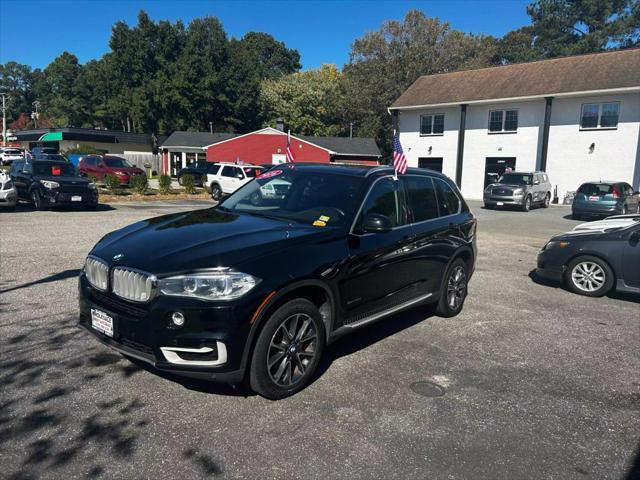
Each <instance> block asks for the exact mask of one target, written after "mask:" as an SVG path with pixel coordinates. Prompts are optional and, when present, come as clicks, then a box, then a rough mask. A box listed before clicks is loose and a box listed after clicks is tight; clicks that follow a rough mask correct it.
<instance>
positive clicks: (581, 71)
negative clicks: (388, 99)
mask: <svg viewBox="0 0 640 480" xmlns="http://www.w3.org/2000/svg"><path fill="white" fill-rule="evenodd" d="M389 111H390V112H391V114H392V115H393V116H394V125H395V127H396V128H397V129H398V130H399V134H400V142H401V144H402V147H403V150H404V152H405V154H406V156H407V160H408V162H409V166H412V167H423V168H433V169H435V170H439V171H442V172H443V173H445V174H446V175H448V176H449V177H451V178H453V179H455V180H456V183H457V184H458V185H459V186H460V187H461V190H462V192H463V194H464V195H465V196H466V197H467V198H471V199H481V198H482V192H483V189H484V187H485V186H486V185H487V183H488V182H489V181H490V179H491V178H494V177H495V176H496V175H498V174H501V173H502V172H503V171H504V169H505V168H506V167H511V168H513V169H514V170H522V171H527V170H544V171H546V172H547V173H548V174H549V177H550V179H551V182H552V183H553V185H554V186H557V189H558V197H559V201H560V202H562V199H563V197H564V195H565V194H566V192H568V191H575V190H576V189H577V188H578V186H579V185H580V184H581V183H582V182H586V181H590V180H598V179H603V180H605V179H606V180H619V181H625V182H628V183H631V184H632V185H633V186H634V188H636V189H638V188H639V184H640V49H630V50H622V51H614V52H606V53H597V54H590V55H580V56H573V57H564V58H557V59H552V60H542V61H537V62H529V63H521V64H514V65H505V66H499V67H491V68H483V69H479V70H468V71H461V72H453V73H444V74H439V75H427V76H423V77H420V78H419V79H418V80H416V81H415V82H414V84H413V85H411V86H410V87H409V88H408V89H407V91H406V92H404V93H403V94H402V95H401V96H400V98H398V100H396V101H395V102H394V104H393V105H392V106H391V107H390V108H389Z"/></svg>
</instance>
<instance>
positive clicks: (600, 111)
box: [580, 102, 620, 130]
mask: <svg viewBox="0 0 640 480" xmlns="http://www.w3.org/2000/svg"><path fill="white" fill-rule="evenodd" d="M619 112H620V103H618V102H610V103H585V104H583V105H582V115H580V128H583V129H587V130H589V129H594V128H617V127H618V114H619Z"/></svg>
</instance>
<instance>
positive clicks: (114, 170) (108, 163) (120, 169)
mask: <svg viewBox="0 0 640 480" xmlns="http://www.w3.org/2000/svg"><path fill="white" fill-rule="evenodd" d="M78 170H79V171H80V173H81V174H82V175H85V176H87V177H89V176H94V177H96V178H97V179H98V181H100V182H102V181H104V177H105V176H106V175H108V174H112V175H115V176H116V177H118V178H119V179H120V184H121V185H128V184H129V182H130V181H131V177H133V176H135V175H144V174H145V173H144V170H142V169H141V168H138V167H134V166H133V165H131V164H130V163H129V162H127V161H126V160H125V159H124V158H121V157H115V156H113V155H105V156H103V157H100V156H98V155H91V156H88V157H83V158H82V159H81V160H80V163H79V164H78Z"/></svg>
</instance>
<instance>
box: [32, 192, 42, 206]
mask: <svg viewBox="0 0 640 480" xmlns="http://www.w3.org/2000/svg"><path fill="white" fill-rule="evenodd" d="M31 203H32V204H33V208H34V209H35V210H42V197H41V196H40V192H38V190H33V191H32V192H31Z"/></svg>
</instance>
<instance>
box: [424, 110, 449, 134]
mask: <svg viewBox="0 0 640 480" xmlns="http://www.w3.org/2000/svg"><path fill="white" fill-rule="evenodd" d="M442 134H444V113H437V114H434V115H420V135H442Z"/></svg>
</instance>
